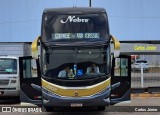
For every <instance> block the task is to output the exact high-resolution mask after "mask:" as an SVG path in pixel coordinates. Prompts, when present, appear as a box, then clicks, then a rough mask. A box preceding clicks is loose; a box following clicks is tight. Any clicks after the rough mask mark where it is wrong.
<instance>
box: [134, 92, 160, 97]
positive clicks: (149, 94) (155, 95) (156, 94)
mask: <svg viewBox="0 0 160 115" xmlns="http://www.w3.org/2000/svg"><path fill="white" fill-rule="evenodd" d="M131 97H160V93H155V94H154V93H153V94H151V93H138V94H131Z"/></svg>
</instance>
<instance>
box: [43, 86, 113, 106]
mask: <svg viewBox="0 0 160 115" xmlns="http://www.w3.org/2000/svg"><path fill="white" fill-rule="evenodd" d="M110 92H111V89H109V90H107V91H106V92H103V93H102V94H96V95H93V96H87V97H61V96H58V95H49V94H47V93H45V92H43V96H42V97H43V105H44V106H45V107H51V106H52V107H57V106H66V107H71V105H72V104H82V106H108V105H110Z"/></svg>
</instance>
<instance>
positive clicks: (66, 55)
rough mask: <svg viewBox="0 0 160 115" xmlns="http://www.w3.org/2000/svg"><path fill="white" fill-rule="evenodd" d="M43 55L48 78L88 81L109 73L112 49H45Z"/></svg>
mask: <svg viewBox="0 0 160 115" xmlns="http://www.w3.org/2000/svg"><path fill="white" fill-rule="evenodd" d="M108 47H109V46H108ZM42 54H43V55H42V67H43V73H44V75H45V76H46V77H50V78H58V79H87V78H95V77H101V76H106V75H107V74H108V73H109V68H110V65H109V61H110V49H109V48H106V46H101V47H85V48H84V47H78V48H76V47H75V48H73V47H72V48H67V49H66V48H49V49H48V48H44V49H43V50H42Z"/></svg>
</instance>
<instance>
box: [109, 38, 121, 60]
mask: <svg viewBox="0 0 160 115" xmlns="http://www.w3.org/2000/svg"><path fill="white" fill-rule="evenodd" d="M110 37H111V39H112V40H113V44H114V51H113V53H114V58H116V57H119V55H120V42H119V40H118V39H116V38H115V37H113V36H112V35H110Z"/></svg>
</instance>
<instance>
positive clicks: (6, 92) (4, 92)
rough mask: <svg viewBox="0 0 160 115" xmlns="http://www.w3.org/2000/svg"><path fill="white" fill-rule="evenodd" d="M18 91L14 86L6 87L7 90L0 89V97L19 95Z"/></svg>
mask: <svg viewBox="0 0 160 115" xmlns="http://www.w3.org/2000/svg"><path fill="white" fill-rule="evenodd" d="M19 95H20V92H19V90H17V89H16V88H15V90H13V89H9V88H8V89H7V90H0V97H6V96H19Z"/></svg>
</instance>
